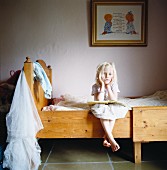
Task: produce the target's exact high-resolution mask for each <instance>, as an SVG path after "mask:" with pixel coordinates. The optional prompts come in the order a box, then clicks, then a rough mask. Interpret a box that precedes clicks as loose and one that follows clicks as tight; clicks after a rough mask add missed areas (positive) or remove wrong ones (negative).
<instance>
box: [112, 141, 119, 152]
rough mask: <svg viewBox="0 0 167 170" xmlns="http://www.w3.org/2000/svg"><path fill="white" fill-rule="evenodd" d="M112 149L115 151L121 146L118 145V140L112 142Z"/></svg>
mask: <svg viewBox="0 0 167 170" xmlns="http://www.w3.org/2000/svg"><path fill="white" fill-rule="evenodd" d="M111 149H112V151H113V152H116V151H118V150H119V149H120V146H119V145H118V143H117V142H113V143H111Z"/></svg>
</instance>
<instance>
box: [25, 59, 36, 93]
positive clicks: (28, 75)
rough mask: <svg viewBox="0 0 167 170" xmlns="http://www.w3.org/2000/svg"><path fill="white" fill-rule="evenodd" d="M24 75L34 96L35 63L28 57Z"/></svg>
mask: <svg viewBox="0 0 167 170" xmlns="http://www.w3.org/2000/svg"><path fill="white" fill-rule="evenodd" d="M24 73H25V76H26V79H27V83H28V85H29V87H30V90H31V93H32V95H33V94H34V90H33V63H32V62H31V60H30V57H26V61H25V62H24Z"/></svg>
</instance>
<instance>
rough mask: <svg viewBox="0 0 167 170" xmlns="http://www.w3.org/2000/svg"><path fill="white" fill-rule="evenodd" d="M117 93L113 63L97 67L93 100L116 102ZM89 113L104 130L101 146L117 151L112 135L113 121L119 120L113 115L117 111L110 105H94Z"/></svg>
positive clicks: (117, 146)
mask: <svg viewBox="0 0 167 170" xmlns="http://www.w3.org/2000/svg"><path fill="white" fill-rule="evenodd" d="M119 92H120V91H119V89H118V84H117V73H116V69H115V65H114V63H108V62H104V63H102V64H100V65H99V66H98V67H97V73H96V83H95V84H94V85H93V86H92V95H94V100H96V101H104V100H117V98H118V93H119ZM91 111H92V113H93V114H94V115H95V116H96V117H97V118H100V121H101V124H102V126H103V128H104V132H105V136H104V141H103V145H104V146H106V147H111V148H112V151H113V152H115V151H117V150H119V149H120V146H119V144H118V143H117V142H116V141H115V139H114V137H113V135H112V130H113V127H114V124H115V119H117V118H119V116H117V114H116V113H115V112H116V111H117V109H115V108H114V106H113V105H112V104H110V105H105V104H95V105H93V106H92V107H91Z"/></svg>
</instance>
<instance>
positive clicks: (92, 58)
mask: <svg viewBox="0 0 167 170" xmlns="http://www.w3.org/2000/svg"><path fill="white" fill-rule="evenodd" d="M166 7H167V1H166V0H149V3H148V46H147V47H90V46H89V40H90V1H88V0H87V1H86V0H70V1H69V0H61V1H60V0H45V1H43V0H35V1H34V0H22V1H20V0H15V1H13V0H5V1H1V0H0V17H1V18H0V20H1V28H0V80H1V81H3V80H5V79H7V78H8V77H9V71H10V70H11V69H13V70H17V69H21V68H22V67H23V62H24V61H25V57H26V56H30V57H31V59H32V61H35V60H36V59H39V58H40V59H44V60H45V61H47V64H49V65H52V69H53V75H54V76H53V95H54V96H59V95H61V94H66V93H68V94H72V95H75V96H89V95H90V93H91V85H92V84H93V83H94V77H95V69H96V66H97V65H98V64H99V63H101V62H103V61H114V62H115V64H116V68H117V72H118V80H119V88H120V91H121V93H120V95H121V96H140V95H146V94H150V93H153V92H155V91H156V90H161V89H167V75H166V73H167V66H166V65H167V64H166V63H167V56H166V49H167V31H166V28H167V22H166V18H167V10H166Z"/></svg>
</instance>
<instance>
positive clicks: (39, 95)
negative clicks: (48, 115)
mask: <svg viewBox="0 0 167 170" xmlns="http://www.w3.org/2000/svg"><path fill="white" fill-rule="evenodd" d="M37 62H38V63H39V64H40V65H41V66H42V67H43V69H44V71H45V73H46V74H47V76H48V78H49V80H50V82H52V69H51V66H46V63H45V62H44V61H43V60H37ZM24 73H25V76H26V79H27V83H28V85H29V87H30V91H31V93H32V96H33V98H34V102H35V104H36V107H37V109H38V110H39V111H41V109H42V108H43V107H44V106H47V105H48V104H49V100H48V99H46V98H45V95H44V91H43V89H42V87H41V85H40V82H39V81H36V80H34V67H33V62H32V61H31V60H30V57H26V61H25V62H24Z"/></svg>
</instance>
